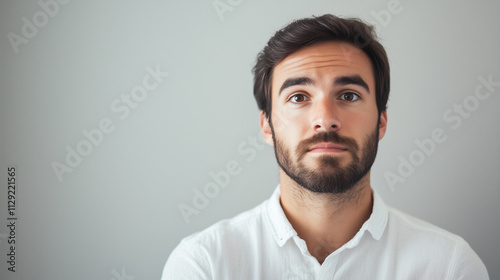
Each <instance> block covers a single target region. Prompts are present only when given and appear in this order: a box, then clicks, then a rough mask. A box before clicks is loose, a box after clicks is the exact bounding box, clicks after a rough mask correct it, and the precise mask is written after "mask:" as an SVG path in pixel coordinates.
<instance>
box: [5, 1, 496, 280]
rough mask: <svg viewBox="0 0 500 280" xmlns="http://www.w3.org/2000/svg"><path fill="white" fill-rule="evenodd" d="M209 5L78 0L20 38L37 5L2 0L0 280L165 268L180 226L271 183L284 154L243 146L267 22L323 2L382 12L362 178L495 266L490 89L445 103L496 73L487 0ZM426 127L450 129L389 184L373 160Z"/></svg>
mask: <svg viewBox="0 0 500 280" xmlns="http://www.w3.org/2000/svg"><path fill="white" fill-rule="evenodd" d="M47 1H48V0H42V2H43V3H45V2H47ZM220 2H222V3H226V4H227V5H229V6H230V7H231V9H232V10H228V11H226V12H224V13H223V14H222V15H221V17H219V15H218V13H217V11H216V9H215V8H214V4H213V1H212V0H204V1H136V2H132V1H81V0H73V1H70V2H69V3H67V4H58V9H59V10H58V11H57V13H54V14H53V17H51V16H49V17H47V18H48V22H46V24H45V25H43V24H41V25H43V26H41V27H38V28H37V29H38V30H37V32H36V34H34V35H33V34H31V35H33V36H32V38H27V41H28V42H27V43H21V44H20V45H19V46H18V47H17V48H18V52H16V51H15V47H13V45H12V43H11V42H10V40H9V37H8V34H9V32H13V33H15V34H17V35H19V36H22V29H23V26H24V25H25V22H24V21H23V20H22V18H23V17H26V19H27V20H28V21H30V22H31V23H33V16H34V15H38V17H39V18H38V19H37V20H38V23H40V21H41V20H42V23H43V15H42V14H41V13H43V9H42V7H41V6H40V4H39V3H38V1H2V2H1V3H0V59H1V60H0V94H1V95H0V149H1V150H0V167H1V168H0V186H1V189H0V252H1V254H0V260H1V261H0V278H1V279H19V280H21V279H23V280H26V279H37V280H43V279H103V280H109V279H116V280H119V279H121V278H123V279H127V277H128V278H130V277H131V276H133V277H135V279H136V280H142V279H159V278H160V274H161V271H162V268H163V265H164V263H165V261H166V259H167V257H168V255H169V253H170V252H171V250H172V249H173V248H174V247H175V246H176V245H177V243H178V242H179V241H180V239H181V238H182V237H184V236H186V235H188V234H191V233H193V232H195V231H198V230H201V229H203V228H205V227H207V226H209V225H210V224H213V223H214V222H216V221H218V220H221V219H223V218H229V217H232V216H234V215H236V214H237V213H239V212H241V211H244V210H246V209H249V208H251V207H253V206H255V205H257V204H259V203H260V202H261V201H263V200H264V199H266V198H268V197H269V196H270V194H271V192H272V191H273V190H274V188H275V186H276V184H277V183H278V168H277V165H276V163H275V159H274V154H273V150H272V148H270V147H265V148H262V149H257V148H252V149H253V150H251V149H250V148H251V147H252V146H251V145H250V139H251V138H252V137H259V127H258V110H257V106H256V104H255V101H254V99H253V96H252V75H251V68H252V67H253V64H254V61H255V57H256V54H257V53H258V52H259V51H260V50H261V49H262V48H263V46H264V44H265V43H266V42H267V40H268V39H269V37H270V36H271V35H272V34H273V33H274V32H275V31H276V30H277V29H279V28H281V27H282V26H284V25H285V24H287V23H288V22H290V21H291V20H292V19H297V18H301V17H307V16H311V15H321V14H324V13H334V14H337V15H343V16H358V17H361V18H362V19H364V20H366V21H368V22H371V23H373V24H376V26H377V30H378V32H379V35H380V38H381V41H382V43H383V44H384V46H385V47H386V50H387V52H388V54H389V58H390V62H391V74H392V88H391V96H390V101H389V110H388V116H389V125H388V130H387V134H386V136H385V138H384V139H383V140H382V141H381V143H380V147H379V149H380V150H379V154H378V158H377V160H376V163H375V165H374V167H373V170H372V186H373V188H375V189H376V190H377V191H378V192H379V193H380V194H381V196H382V197H383V198H384V199H385V200H386V202H387V203H388V204H390V205H392V206H394V207H396V208H399V209H401V210H403V211H406V212H408V213H410V214H412V215H415V216H417V217H420V218H422V219H425V220H427V221H429V222H432V223H434V224H436V225H438V226H441V227H443V228H445V229H447V230H449V231H451V232H454V233H456V234H459V235H461V236H462V237H464V238H465V239H466V240H467V241H468V242H469V243H470V244H471V246H472V248H473V249H474V250H475V251H476V252H477V253H478V254H479V256H480V257H481V258H482V260H483V261H484V262H485V264H486V266H487V268H488V270H489V273H490V277H491V279H500V268H499V266H498V260H499V259H500V240H499V233H498V232H499V230H500V219H499V215H498V214H499V212H500V204H499V202H500V188H499V179H500V172H498V170H497V169H498V167H499V165H500V159H499V155H500V148H499V143H500V126H499V125H498V121H499V116H500V113H499V110H498V108H499V106H500V96H499V95H500V87H495V88H494V92H493V93H492V94H491V96H490V97H489V98H488V99H486V100H482V101H480V102H479V106H478V107H477V108H474V111H471V112H468V113H469V115H468V116H467V118H462V117H461V119H462V123H461V126H460V127H458V128H457V129H453V128H452V125H453V124H454V122H451V123H450V122H449V121H446V120H445V119H444V117H443V114H445V113H446V112H447V111H448V110H450V109H452V110H453V106H454V104H462V103H463V102H464V100H468V102H470V101H471V100H472V99H471V98H472V97H471V96H473V95H474V91H475V88H476V86H478V85H479V84H480V82H479V80H478V77H480V76H482V77H485V78H487V77H488V75H493V76H492V80H494V81H500V75H499V74H498V73H500V52H499V51H498V47H499V46H500V32H498V29H499V27H500V18H499V12H500V2H499V1H440V2H439V3H437V1H423V0H422V1H410V0H401V1H400V2H399V6H397V9H396V11H397V12H396V13H392V15H391V18H390V19H389V18H388V17H387V14H388V13H389V12H388V11H387V10H388V5H389V6H390V5H391V4H390V3H391V1H387V0H380V1H256V0H243V1H241V0H232V1H228V0H220ZM383 10H385V11H386V12H384V11H383ZM40 11H42V12H41V13H40ZM393 11H394V9H393ZM37 13H38V14H37ZM382 14H384V15H385V17H384V18H382V19H381V18H380V15H382ZM377 15H379V16H377ZM31 35H30V36H31ZM156 65H159V68H160V69H161V70H162V71H165V72H168V73H169V76H168V77H167V78H165V79H164V80H163V81H162V82H161V83H160V84H159V86H158V87H157V88H156V89H155V90H152V91H151V92H149V93H148V94H147V96H146V97H145V99H144V100H143V101H142V102H140V103H138V106H137V107H136V108H134V109H131V111H130V114H129V115H128V116H127V117H126V118H124V119H123V120H122V119H120V116H121V114H119V113H116V112H113V110H112V109H111V106H112V104H113V102H114V101H115V100H116V99H118V100H119V98H121V95H130V94H131V90H132V88H134V87H135V86H138V85H141V83H142V79H143V77H145V76H146V75H148V72H147V70H146V67H148V66H150V67H152V68H155V67H156ZM483 91H484V89H483ZM471 104H472V103H471ZM469 107H470V106H469ZM450 114H451V115H450V116H455V117H456V116H459V115H458V114H457V113H454V112H452V113H450ZM105 118H108V119H109V120H110V121H111V122H112V123H113V125H114V127H115V129H114V130H113V131H112V132H111V133H109V134H105V135H104V137H103V140H102V143H100V144H99V145H98V146H94V147H93V149H92V152H90V154H89V155H87V156H85V157H83V159H82V161H81V163H80V164H79V165H78V166H76V167H75V168H74V170H73V171H72V172H71V173H64V174H63V176H62V179H63V180H62V182H59V180H58V178H57V176H56V174H55V172H54V170H53V167H52V163H53V162H59V163H61V164H65V157H66V154H67V150H66V146H70V147H71V148H72V149H75V148H76V146H77V145H78V143H80V142H82V141H83V140H85V139H86V138H85V136H84V135H83V134H82V131H83V130H85V129H86V130H92V129H95V128H97V127H98V126H99V122H100V121H101V120H103V119H105ZM435 128H441V129H443V131H444V133H445V134H446V136H447V140H446V141H445V142H444V143H439V144H436V148H435V150H434V151H433V152H432V153H431V154H430V155H429V156H426V157H425V161H424V162H423V164H421V165H419V166H416V167H415V170H414V172H413V173H412V174H411V175H410V176H408V177H407V178H405V180H404V182H403V183H402V182H398V183H396V184H395V185H394V186H392V187H390V184H389V183H388V181H387V180H386V178H385V177H384V174H385V173H386V172H392V173H394V174H398V165H400V163H401V158H400V156H401V157H402V158H405V159H408V158H409V156H410V154H411V153H414V154H415V153H416V152H415V151H416V150H418V147H417V145H416V144H415V142H414V141H415V140H422V139H424V138H429V137H431V133H432V131H433V130H434V129H435ZM258 147H259V148H260V146H258ZM251 152H252V153H254V154H250V153H251ZM230 161H236V162H237V163H238V164H239V166H240V167H241V169H242V171H241V173H239V174H238V175H235V176H231V178H230V182H229V184H228V186H227V187H225V188H223V189H221V190H220V192H219V193H218V194H217V195H214V197H212V198H209V199H208V205H206V206H205V207H204V208H203V209H201V210H200V211H199V213H198V214H197V215H192V216H191V217H189V223H186V221H185V220H184V219H183V217H182V215H181V213H180V211H179V205H181V204H182V203H184V204H186V205H191V206H192V204H193V203H192V200H193V198H194V197H195V192H196V190H203V187H204V186H205V185H207V184H208V183H210V182H213V179H212V177H210V176H209V173H210V172H215V173H216V172H219V171H221V170H224V169H225V168H226V165H227V163H228V162H230ZM8 166H16V168H17V174H16V179H17V192H16V201H17V204H16V216H17V218H18V221H17V227H16V242H17V244H16V245H17V255H16V257H17V259H16V260H17V263H16V269H17V272H15V273H11V272H9V271H8V270H7V263H6V260H7V256H6V254H7V253H8V244H7V238H6V237H7V233H8V232H7V228H6V225H7V216H8V215H7V167H8Z"/></svg>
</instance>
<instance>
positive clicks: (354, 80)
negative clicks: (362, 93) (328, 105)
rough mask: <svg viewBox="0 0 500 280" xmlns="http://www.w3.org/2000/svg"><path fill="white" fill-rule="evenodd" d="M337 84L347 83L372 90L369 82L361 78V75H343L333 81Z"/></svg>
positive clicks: (343, 84)
mask: <svg viewBox="0 0 500 280" xmlns="http://www.w3.org/2000/svg"><path fill="white" fill-rule="evenodd" d="M333 84H334V85H336V86H345V85H358V86H361V87H362V88H364V89H366V91H368V92H370V89H369V88H368V84H367V83H366V82H365V81H364V80H363V78H361V76H360V75H357V74H356V75H352V76H342V77H338V78H336V79H335V82H334V83H333Z"/></svg>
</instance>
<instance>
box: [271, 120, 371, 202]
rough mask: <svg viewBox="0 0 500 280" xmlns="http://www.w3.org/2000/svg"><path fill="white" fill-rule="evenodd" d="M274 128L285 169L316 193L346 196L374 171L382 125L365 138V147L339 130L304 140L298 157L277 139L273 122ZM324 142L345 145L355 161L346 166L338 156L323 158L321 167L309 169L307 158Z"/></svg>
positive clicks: (279, 161) (296, 180)
mask: <svg viewBox="0 0 500 280" xmlns="http://www.w3.org/2000/svg"><path fill="white" fill-rule="evenodd" d="M270 127H271V132H272V135H273V141H274V147H275V149H274V152H275V155H276V159H277V161H278V164H279V166H280V167H281V169H282V170H283V171H284V172H285V174H287V175H288V176H289V177H290V178H291V179H292V180H294V181H295V182H296V183H297V184H299V185H300V186H302V187H304V188H305V189H307V190H309V191H312V192H315V193H333V194H343V193H345V192H347V191H348V190H350V189H352V188H353V187H354V186H356V184H357V183H358V182H359V181H360V180H361V179H362V178H363V177H364V176H365V175H366V174H367V173H368V172H369V171H370V169H371V167H372V165H373V162H374V161H375V157H376V155H377V148H378V137H379V131H378V122H377V126H376V128H375V131H373V132H372V133H371V134H369V135H368V136H367V137H366V138H365V139H364V143H363V146H362V147H361V148H360V147H359V145H358V144H357V143H356V141H355V140H354V139H353V138H350V137H345V136H340V135H339V134H338V133H337V132H336V131H329V132H323V133H318V134H316V135H314V136H313V137H311V138H308V139H305V140H302V141H301V142H300V143H299V144H298V145H297V148H296V153H295V155H296V156H295V157H293V156H292V155H291V152H290V149H287V148H286V146H285V145H284V143H283V142H282V141H281V139H278V138H277V137H276V135H275V133H274V129H273V125H272V123H271V122H270ZM321 142H326V143H335V144H339V145H342V146H344V147H345V148H346V149H347V152H349V153H350V155H351V158H352V159H351V162H350V163H348V164H347V166H345V167H342V166H341V162H340V159H339V158H338V157H337V156H331V155H321V156H319V157H317V159H316V160H317V161H318V164H317V168H309V167H307V166H306V164H305V163H304V161H303V158H304V156H305V155H306V154H307V152H308V149H309V148H310V147H311V146H312V145H314V144H317V143H321ZM360 151H361V152H360ZM360 154H361V156H360Z"/></svg>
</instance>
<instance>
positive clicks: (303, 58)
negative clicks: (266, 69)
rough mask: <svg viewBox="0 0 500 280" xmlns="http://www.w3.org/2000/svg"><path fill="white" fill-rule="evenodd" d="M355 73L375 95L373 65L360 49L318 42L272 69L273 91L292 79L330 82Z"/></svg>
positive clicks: (341, 43) (346, 45)
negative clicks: (308, 78)
mask: <svg viewBox="0 0 500 280" xmlns="http://www.w3.org/2000/svg"><path fill="white" fill-rule="evenodd" d="M355 74H357V75H359V76H361V78H362V79H363V80H365V81H366V82H367V84H368V86H369V88H370V92H374V90H375V88H374V87H375V80H374V77H373V70H372V64H371V61H370V59H369V58H368V56H367V55H366V54H365V53H364V52H363V51H362V50H361V49H359V48H358V47H356V46H354V45H352V44H349V43H346V42H337V41H329V42H323V43H318V44H315V45H312V46H308V47H305V48H302V49H300V50H298V51H296V52H294V53H292V54H290V55H289V56H287V57H286V58H285V59H284V60H283V61H281V62H280V63H278V64H277V65H276V66H275V68H274V70H273V76H272V92H273V95H274V93H275V92H276V91H277V90H278V89H279V87H281V85H282V83H283V82H284V81H285V80H286V79H288V78H291V77H302V76H304V77H310V78H313V79H315V80H316V79H320V80H321V79H323V80H328V81H331V80H332V79H335V77H338V76H344V75H355Z"/></svg>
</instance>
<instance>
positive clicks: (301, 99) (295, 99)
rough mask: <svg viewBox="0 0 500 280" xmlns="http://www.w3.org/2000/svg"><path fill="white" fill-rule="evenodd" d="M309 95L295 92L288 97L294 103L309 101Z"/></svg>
mask: <svg viewBox="0 0 500 280" xmlns="http://www.w3.org/2000/svg"><path fill="white" fill-rule="evenodd" d="M307 99H308V98H307V97H306V96H305V95H303V94H294V95H292V96H290V98H289V99H288V100H289V101H291V102H292V103H297V104H298V103H302V102H304V101H307Z"/></svg>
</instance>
